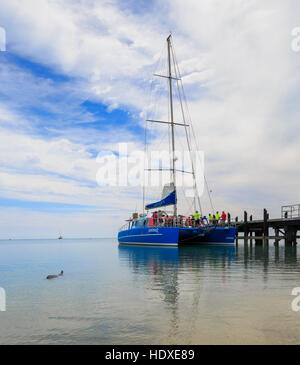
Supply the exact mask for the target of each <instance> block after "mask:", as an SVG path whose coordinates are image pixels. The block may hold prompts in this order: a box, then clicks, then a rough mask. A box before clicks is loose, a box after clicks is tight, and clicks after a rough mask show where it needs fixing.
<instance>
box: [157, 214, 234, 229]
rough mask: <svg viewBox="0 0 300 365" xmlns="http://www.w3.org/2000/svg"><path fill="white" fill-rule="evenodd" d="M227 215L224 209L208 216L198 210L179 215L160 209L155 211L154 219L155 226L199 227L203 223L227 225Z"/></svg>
mask: <svg viewBox="0 0 300 365" xmlns="http://www.w3.org/2000/svg"><path fill="white" fill-rule="evenodd" d="M226 218H227V215H226V213H225V212H224V211H223V212H222V214H220V213H219V212H218V211H217V212H216V214H209V215H208V217H206V216H202V214H201V213H199V212H198V211H197V210H196V212H195V213H194V214H191V215H189V216H187V217H185V216H183V215H178V216H177V217H174V216H169V215H167V213H165V212H163V211H161V210H158V211H155V212H153V214H152V219H153V225H154V226H161V227H193V228H194V227H199V226H201V225H218V224H220V225H221V226H225V222H226Z"/></svg>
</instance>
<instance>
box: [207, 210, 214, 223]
mask: <svg viewBox="0 0 300 365" xmlns="http://www.w3.org/2000/svg"><path fill="white" fill-rule="evenodd" d="M213 219H214V217H213V215H212V214H210V213H209V215H208V220H209V224H213Z"/></svg>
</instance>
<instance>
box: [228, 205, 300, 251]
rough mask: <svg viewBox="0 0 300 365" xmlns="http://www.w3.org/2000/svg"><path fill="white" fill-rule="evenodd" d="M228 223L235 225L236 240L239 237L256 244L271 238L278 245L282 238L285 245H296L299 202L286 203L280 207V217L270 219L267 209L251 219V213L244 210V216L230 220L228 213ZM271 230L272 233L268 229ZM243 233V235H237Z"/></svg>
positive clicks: (299, 211)
mask: <svg viewBox="0 0 300 365" xmlns="http://www.w3.org/2000/svg"><path fill="white" fill-rule="evenodd" d="M228 225H230V226H232V227H236V242H237V243H238V240H239V239H242V240H245V242H248V240H250V243H252V242H253V240H254V241H255V244H256V245H268V244H269V240H270V239H273V240H274V244H275V245H278V244H279V242H280V241H281V240H284V243H285V245H290V246H292V245H296V244H297V238H300V235H299V236H298V235H297V234H298V231H300V204H295V205H287V206H282V207H281V217H280V218H275V219H270V218H269V214H268V211H267V209H263V212H262V219H259V220H253V217H252V215H250V216H249V215H248V213H247V212H246V211H244V217H243V219H242V220H239V219H238V217H236V218H235V220H234V221H231V218H230V214H229V215H228ZM271 230H273V233H274V234H273V235H270V231H271ZM239 233H243V235H239Z"/></svg>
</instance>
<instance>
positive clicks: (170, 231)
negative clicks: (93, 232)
mask: <svg viewBox="0 0 300 365" xmlns="http://www.w3.org/2000/svg"><path fill="white" fill-rule="evenodd" d="M167 54H168V57H167V68H168V71H167V73H168V74H167V75H157V74H155V76H159V77H163V78H167V79H168V99H169V117H170V118H169V119H170V120H169V121H161V120H153V119H147V122H151V123H153V122H154V123H163V124H165V125H168V127H169V137H170V139H169V141H170V146H171V148H170V168H169V169H168V170H169V172H170V182H169V183H168V184H166V185H165V186H164V188H163V192H162V195H161V199H160V200H159V201H156V202H154V203H149V204H147V205H145V204H144V201H145V196H144V194H145V191H144V190H143V209H144V211H143V213H141V214H138V213H133V215H132V217H131V218H130V219H128V220H127V222H126V224H125V225H124V226H122V227H121V229H120V231H119V233H118V241H119V244H121V245H122V244H124V245H147V246H178V245H183V244H233V243H234V242H235V233H236V230H235V228H233V227H230V226H229V225H228V226H226V225H225V223H224V222H223V224H222V225H219V224H218V222H216V221H211V220H209V221H208V220H207V219H206V217H203V216H202V209H201V203H200V198H199V194H198V193H197V182H196V174H195V164H194V163H193V162H192V160H191V165H190V167H191V171H183V170H179V169H178V167H177V166H176V162H177V157H176V153H175V127H177V126H180V127H184V130H185V132H186V139H187V146H188V149H189V151H190V152H191V148H190V146H191V143H190V137H189V136H190V135H191V134H189V133H188V132H187V130H188V128H189V127H190V125H188V124H187V123H186V117H185V114H184V112H183V108H182V105H183V102H182V98H184V99H185V94H184V90H183V85H182V78H181V75H180V71H179V68H178V64H177V61H176V56H175V53H174V49H173V42H172V36H171V35H170V36H169V37H168V38H167ZM172 65H173V67H172ZM174 81H175V82H176V83H177V90H178V98H179V101H180V105H181V109H182V116H183V123H178V122H175V121H174V106H173V82H174ZM179 82H180V86H181V88H182V89H181V88H180V86H179ZM180 90H182V91H180ZM147 170H151V169H147ZM156 170H161V171H162V170H166V169H163V168H159V169H156ZM177 173H188V174H191V176H192V178H193V188H194V195H193V201H194V207H193V208H194V210H195V211H196V212H198V210H199V211H200V214H199V217H200V219H197V217H196V219H194V217H191V216H186V215H178V211H177V210H178V209H177V205H178V201H177V195H178V194H177V190H178V189H177V186H176V174H177ZM208 192H209V190H208ZM197 194H198V195H197ZM197 203H198V207H199V208H197ZM170 206H173V210H172V212H166V211H162V210H159V211H158V213H157V209H158V208H164V207H170ZM164 209H167V208H164ZM197 209H198V210H197ZM145 211H146V212H147V213H145ZM153 211H154V214H151V212H153Z"/></svg>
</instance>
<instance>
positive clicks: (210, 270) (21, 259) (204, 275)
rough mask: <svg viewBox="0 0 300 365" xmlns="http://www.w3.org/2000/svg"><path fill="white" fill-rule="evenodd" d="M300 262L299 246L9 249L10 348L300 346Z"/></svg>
mask: <svg viewBox="0 0 300 365" xmlns="http://www.w3.org/2000/svg"><path fill="white" fill-rule="evenodd" d="M299 260H300V256H299V253H298V252H297V249H296V248H295V247H286V248H285V247H279V248H277V249H276V248H274V246H273V245H270V247H269V248H266V247H259V246H257V247H255V246H253V247H250V246H249V247H248V248H247V247H246V248H245V247H244V245H243V244H242V245H239V247H238V249H236V248H235V247H184V248H179V249H177V248H150V247H145V248H143V247H118V244H117V241H116V240H114V239H76V240H75V239H74V240H71V239H70V240H68V239H64V240H61V241H59V240H15V241H0V287H2V288H4V289H5V291H6V297H7V308H6V309H7V310H6V312H0V343H1V344H243V343H247V344H281V343H282V344H289V343H291V344H295V343H300V330H299V328H300V311H299V312H294V311H293V310H292V308H291V302H292V300H293V299H294V297H293V296H292V295H291V291H292V289H293V288H294V287H300V264H299V262H300V261H299ZM60 270H64V272H65V275H64V276H63V277H60V278H58V279H54V280H50V281H49V280H46V279H45V277H46V276H47V275H48V274H56V273H58V272H60Z"/></svg>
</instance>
